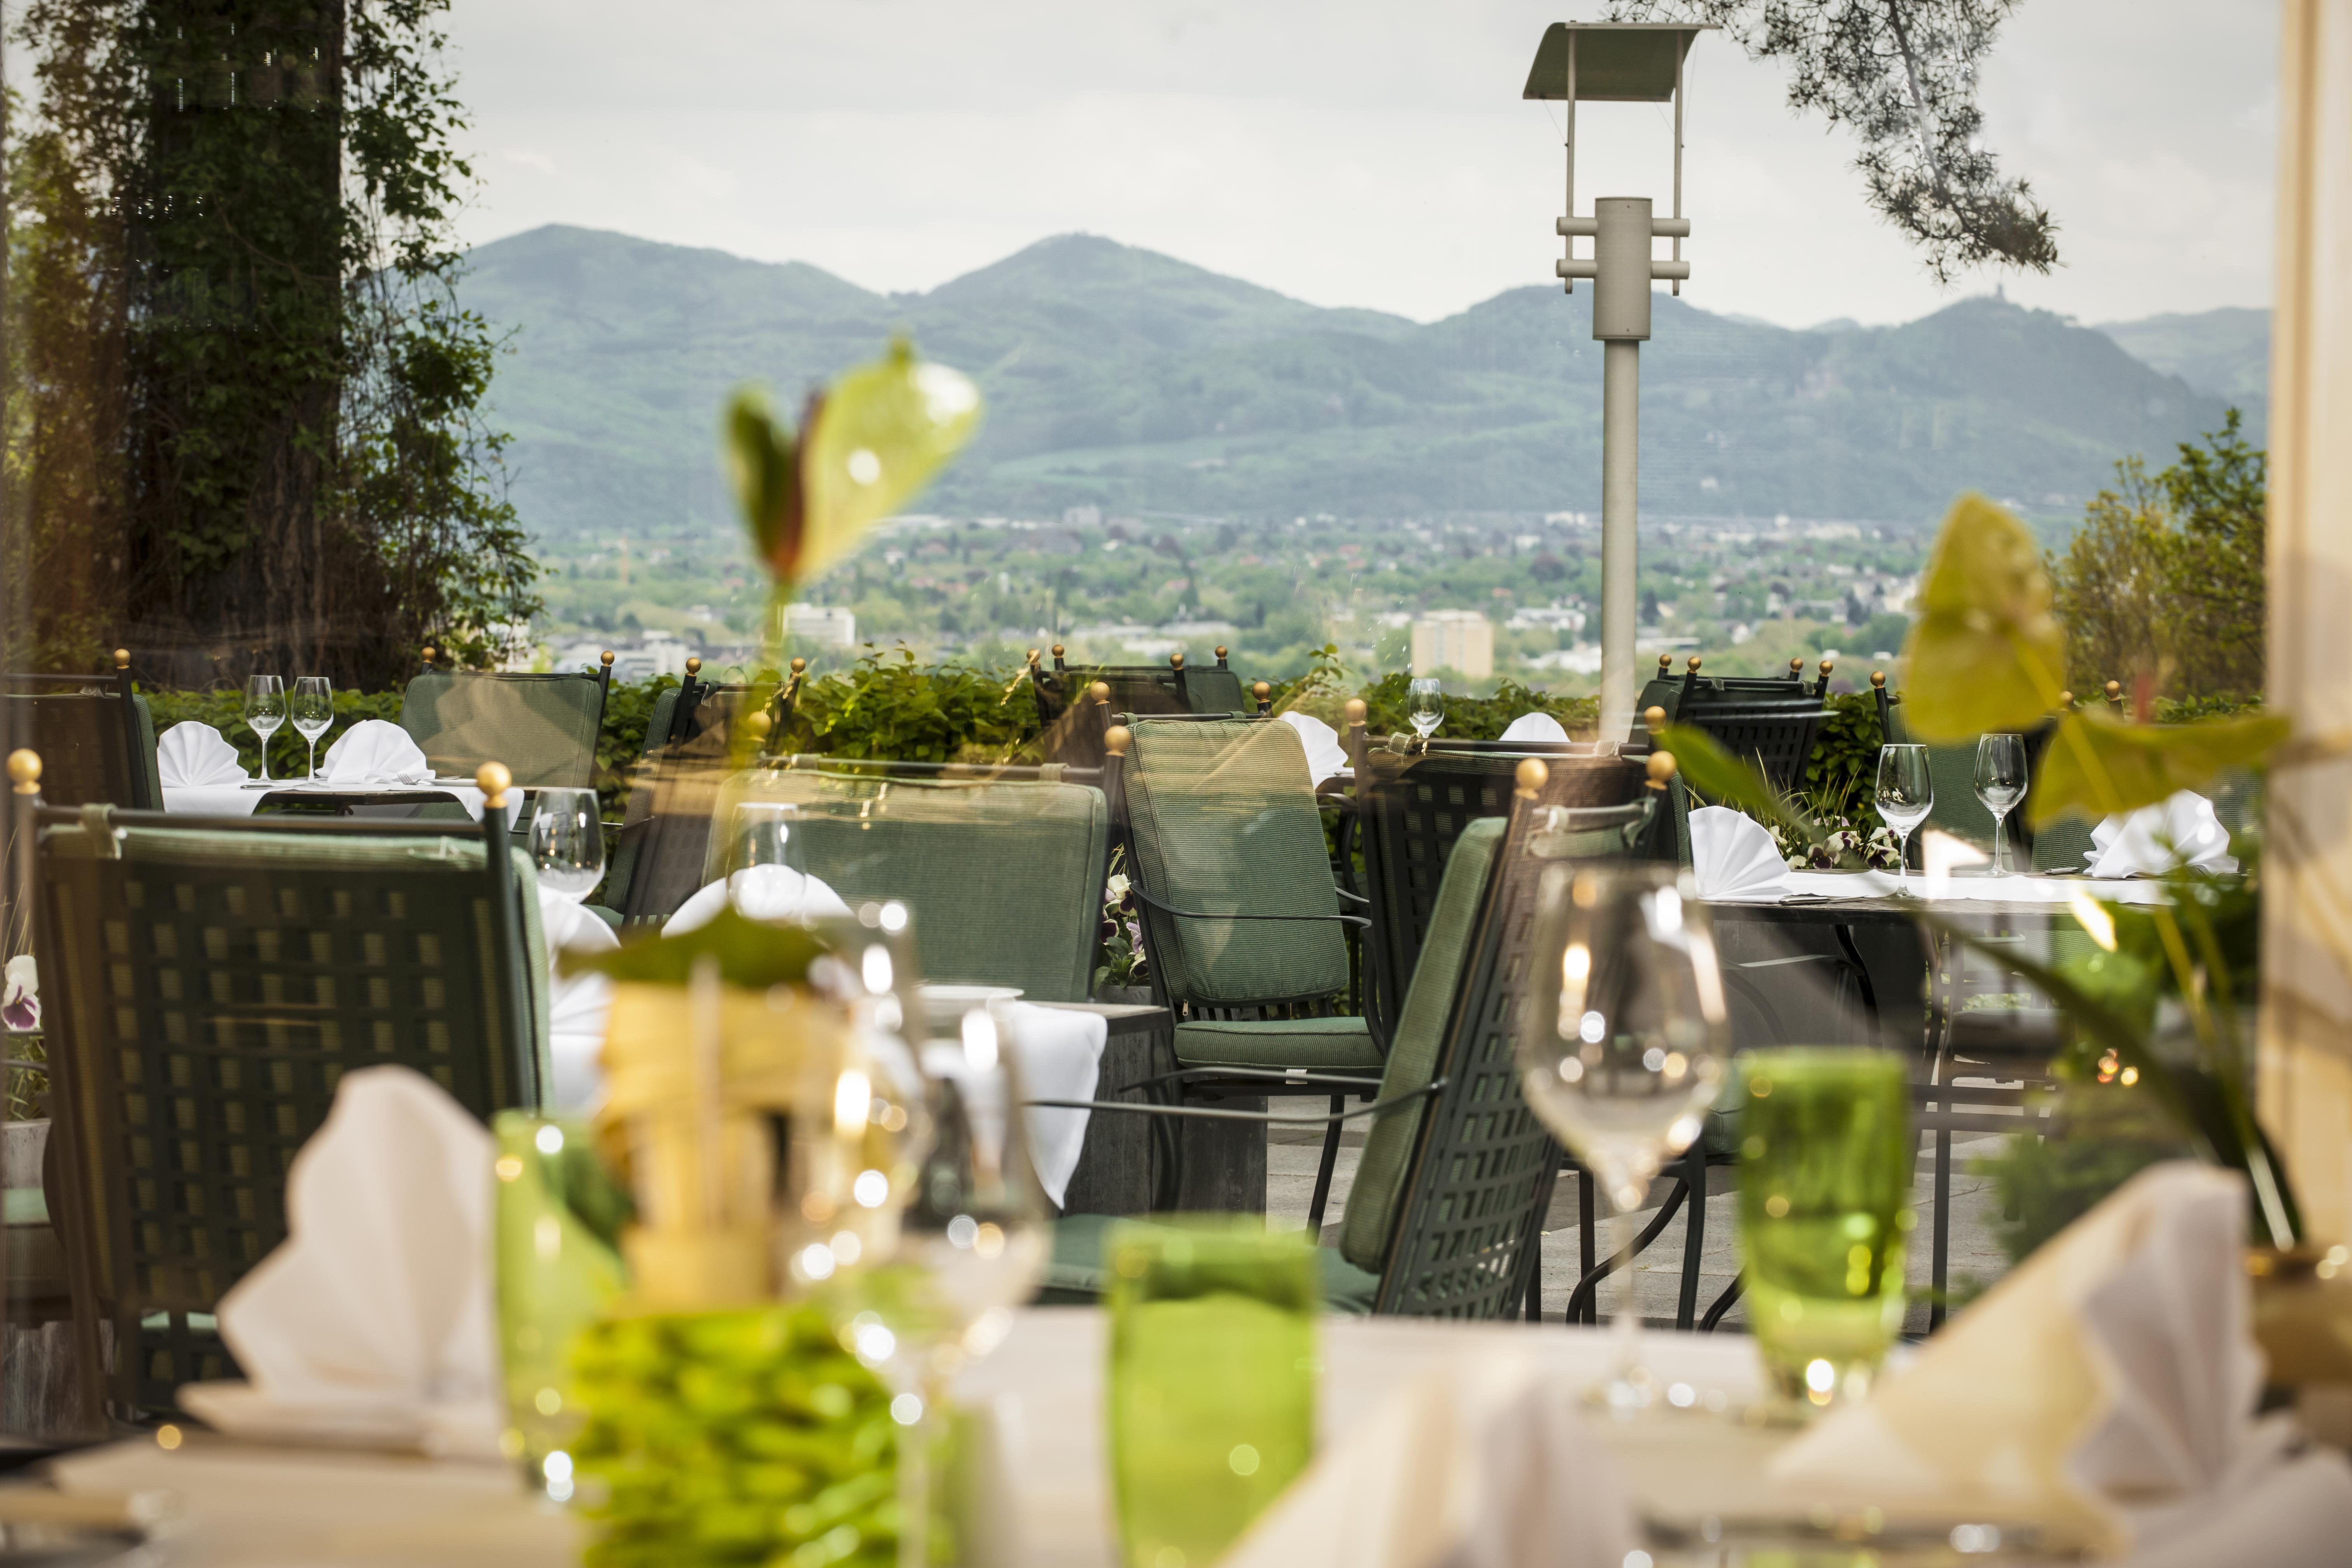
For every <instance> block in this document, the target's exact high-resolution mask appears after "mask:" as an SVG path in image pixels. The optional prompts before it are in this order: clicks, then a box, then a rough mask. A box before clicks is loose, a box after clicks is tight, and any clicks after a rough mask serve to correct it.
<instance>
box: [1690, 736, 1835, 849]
mask: <svg viewBox="0 0 2352 1568" xmlns="http://www.w3.org/2000/svg"><path fill="white" fill-rule="evenodd" d="M1653 743H1654V745H1655V746H1656V747H1657V748H1658V749H1659V750H1660V751H1664V752H1673V753H1674V759H1675V770H1676V771H1677V772H1679V773H1681V774H1682V776H1683V782H1684V783H1685V784H1688V785H1689V786H1690V787H1691V788H1692V789H1694V790H1696V791H1697V792H1698V793H1699V794H1700V795H1705V796H1706V798H1707V799H1708V800H1711V801H1714V802H1716V803H1717V805H1732V806H1737V807H1738V808H1739V809H1740V810H1742V811H1744V812H1746V813H1748V815H1749V816H1756V817H1762V818H1766V819H1769V820H1770V821H1773V822H1777V823H1780V825H1781V826H1784V827H1787V828H1789V829H1790V830H1791V831H1792V832H1794V833H1796V834H1798V835H1800V836H1801V837H1803V838H1804V840H1805V841H1806V842H1807V843H1809V844H1814V843H1819V842H1820V841H1821V837H1822V836H1821V830H1820V829H1819V828H1817V827H1815V826H1813V825H1812V824H1811V822H1809V821H1807V820H1806V819H1805V818H1804V817H1803V816H1800V815H1798V814H1797V813H1796V812H1793V811H1791V810H1790V809H1789V804H1788V802H1786V801H1784V800H1782V799H1781V798H1780V795H1779V794H1778V793H1777V792H1776V791H1775V790H1774V789H1773V788H1772V786H1771V784H1769V783H1768V782H1767V781H1766V780H1765V777H1764V775H1763V773H1760V772H1759V771H1758V770H1757V769H1756V768H1755V767H1754V766H1753V765H1751V764H1749V763H1744V762H1742V761H1740V760H1739V759H1738V757H1735V756H1733V755H1732V754H1731V753H1730V752H1727V751H1725V750H1724V749H1723V748H1722V747H1721V746H1719V745H1717V743H1716V741H1715V737H1714V736H1712V735H1710V734H1708V733H1707V732H1706V731H1704V730H1701V729H1698V728H1696V726H1694V725H1690V724H1669V725H1667V726H1666V727H1665V728H1664V730H1661V731H1658V734H1657V737H1656V739H1655V741H1654V742H1653Z"/></svg>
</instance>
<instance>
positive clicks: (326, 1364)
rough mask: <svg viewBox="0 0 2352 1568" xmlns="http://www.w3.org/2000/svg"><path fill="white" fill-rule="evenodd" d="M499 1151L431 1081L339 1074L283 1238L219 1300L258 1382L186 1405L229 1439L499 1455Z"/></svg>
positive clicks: (387, 1073) (406, 1073)
mask: <svg viewBox="0 0 2352 1568" xmlns="http://www.w3.org/2000/svg"><path fill="white" fill-rule="evenodd" d="M495 1154H496V1145H495V1144H494V1143H493V1142H492V1140H491V1138H490V1134H489V1132H488V1130H487V1129H485V1128H484V1127H483V1126H482V1125H481V1123H479V1122H478V1121H475V1120H474V1119H473V1118H472V1117H471V1116H468V1115H467V1113H466V1112H465V1110H463V1109H462V1108H461V1107H460V1106H459V1105H458V1104H457V1101H456V1100H452V1099H450V1098H449V1096H448V1095H447V1094H446V1093H445V1092H444V1091H443V1090H442V1089H441V1088H440V1087H439V1086H438V1085H436V1084H435V1083H434V1082H433V1081H432V1080H431V1079H427V1078H425V1077H424V1076H423V1075H422V1074H420V1073H416V1072H413V1071H411V1070H409V1069H408V1068H359V1069H358V1070H356V1071H353V1072H349V1073H346V1074H344V1075H343V1078H342V1081H341V1083H340V1084H339V1085H338V1086H337V1087H336V1089H335V1103H334V1105H333V1107H332V1108H331V1110H329V1111H328V1113H327V1120H326V1122H325V1124H324V1125H323V1126H321V1127H320V1129H319V1131H318V1133H317V1134H316V1135H315V1136H314V1137H312V1138H311V1140H310V1142H307V1143H305V1144H304V1145H303V1146H302V1149H301V1152H299V1153H298V1154H296V1155H295V1156H294V1166H293V1169H292V1171H291V1172H290V1173H289V1175H288V1177H287V1184H286V1219H287V1226H288V1228H289V1236H288V1237H287V1239H286V1241H285V1242H284V1244H283V1245H281V1246H280V1247H278V1250H277V1251H275V1252H272V1253H271V1254H270V1255H269V1256H268V1257H267V1258H263V1259H262V1260H261V1262H260V1263H259V1264H257V1266H256V1267H255V1268H254V1269H253V1271H252V1272H251V1273H249V1274H247V1276H246V1277H245V1278H244V1279H241V1280H239V1281H238V1282H237V1284H236V1287H235V1288H234V1289H231V1290H230V1291H229V1293H228V1294H227V1295H226V1296H225V1297H223V1298H222V1300H221V1303H220V1331H221V1337H222V1338H223V1339H224V1340H226V1341H227V1342H228V1347H229V1349H230V1350H231V1351H232V1352H235V1354H236V1359H237V1363H238V1364H239V1365H241V1366H242V1367H244V1369H245V1373H246V1375H247V1377H248V1378H250V1379H251V1380H252V1384H251V1387H250V1389H240V1388H238V1387H237V1386H236V1385H234V1384H226V1385H225V1384H196V1385H194V1386H193V1387H192V1388H191V1389H190V1390H186V1391H184V1392H183V1399H184V1401H185V1402H188V1403H189V1408H191V1409H192V1410H194V1412H195V1413H196V1414H197V1415H201V1416H203V1417H204V1418H205V1419H206V1420H208V1421H212V1422H214V1423H215V1425H222V1426H226V1428H227V1429H228V1430H231V1431H239V1430H256V1431H278V1432H284V1431H287V1430H289V1429H299V1428H300V1427H301V1426H303V1425H305V1424H306V1419H315V1420H316V1421H317V1422H318V1423H319V1424H320V1426H328V1425H331V1424H334V1423H336V1422H337V1421H338V1420H339V1419H347V1420H349V1421H351V1422H353V1423H355V1424H359V1425H363V1426H371V1427H373V1428H376V1429H379V1430H383V1431H387V1432H390V1431H401V1430H404V1431H405V1432H406V1433H407V1435H408V1436H409V1438H410V1440H412V1441H417V1442H423V1443H425V1444H427V1445H428V1446H434V1447H441V1448H443V1449H445V1450H446V1451H448V1452H451V1453H464V1454H471V1455H478V1456H481V1457H484V1458H488V1457H490V1456H494V1455H496V1454H497V1452H498V1437H499V1427H500V1426H502V1425H503V1421H502V1416H501V1412H500V1408H499V1397H498V1393H497V1389H498V1353H497V1351H496V1348H495V1347H496V1344H497V1339H496V1335H495V1331H494V1323H493V1313H492V1310H491V1306H490V1224H491V1212H490V1185H491V1179H490V1163H491V1161H492V1160H493V1158H494V1157H495ZM190 1394H194V1399H193V1400H192V1401H191V1400H189V1399H188V1396H189V1395H190ZM206 1394H215V1395H218V1396H219V1397H215V1398H211V1399H207V1398H206Z"/></svg>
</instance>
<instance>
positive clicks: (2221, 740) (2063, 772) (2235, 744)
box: [1906, 703, 2291, 827]
mask: <svg viewBox="0 0 2352 1568" xmlns="http://www.w3.org/2000/svg"><path fill="white" fill-rule="evenodd" d="M1906 705H1907V703H1906ZM2290 729H2291V726H2290V725H2289V724H2288V722H2287V721H2286V720H2285V719H2284V718H2281V717H2279V716H2278V715H2276V714H2273V713H2242V714H2239V715H2237V716H2235V717H2233V718H2227V719H2203V720H2200V721H2197V722H2195V723H2193V724H2127V723H2125V722H2124V721H2121V720H2119V719H2116V718H2113V717H2111V716H2109V715H2108V714H2105V713H2103V712H2100V711H2098V710H2084V711H2081V712H2076V713H2069V714H2068V715H2066V717H2065V718H2064V719H2063V720H2061V721H2059V725H2058V733H2057V734H2056V735H2055V736H2054V737H2053V739H2052V740H2051V742H2050V747H2049V750H2048V751H2046V752H2043V753H2042V771H2041V773H2040V774H2039V776H2037V777H2036V778H2035V779H2034V781H2033V793H2032V796H2031V797H2030V798H2029V799H2028V800H2027V802H2026V805H2025V816H2026V820H2027V821H2029V822H2031V823H2032V825H2033V826H2036V827H2041V826H2045V825H2047V824H2049V823H2052V822H2054V821H2056V820H2057V819H2058V818H2059V817H2061V816H2064V815H2065V814H2066V813H2067V812H2070V811H2072V812H2075V813H2078V814H2079V815H2081V816H2087V817H2089V818H2091V819H2092V820H2094V821H2096V820H2097V819H2098V818H2100V817H2102V816H2112V815H2114V814H2115V813H2117V812H2124V811H2137V810H2138V809H2139V808H2140V807H2141V806H2144V805H2156V804H2157V803H2158V802H2159V801H2163V800H2167V799H2169V798H2170V797H2171V796H2172V795H2175V794H2177V793H2178V792H2179V791H2181V790H2184V789H2200V788H2202V787H2203V786H2205V785H2206V784H2210V783H2211V782H2212V781H2213V780H2214V778H2215V777H2217V776H2218V775H2219V774H2221V773H2224V772H2226V771H2227V770H2229V769H2231V768H2245V767H2254V766H2257V765H2259V764H2260V763H2262V762H2263V759H2264V758H2266V757H2267V756H2269V755H2270V753H2271V752H2272V751H2273V749H2274V748H2276V747H2277V746H2278V745H2279V743H2280V742H2283V741H2284V740H2285V739H2286V738H2287V734H2288V731H2289V730H2290Z"/></svg>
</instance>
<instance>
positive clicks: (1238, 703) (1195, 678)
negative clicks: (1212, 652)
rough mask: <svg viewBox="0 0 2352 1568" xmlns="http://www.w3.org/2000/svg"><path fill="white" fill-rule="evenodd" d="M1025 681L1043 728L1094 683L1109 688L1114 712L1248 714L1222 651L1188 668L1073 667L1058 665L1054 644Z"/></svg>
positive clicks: (1172, 663)
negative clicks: (1049, 660)
mask: <svg viewBox="0 0 2352 1568" xmlns="http://www.w3.org/2000/svg"><path fill="white" fill-rule="evenodd" d="M1029 681H1030V684H1031V686H1032V687H1034V689H1035V690H1036V693H1037V718H1038V721H1039V722H1040V723H1041V724H1045V725H1046V726H1051V725H1052V724H1053V723H1054V722H1055V721H1056V720H1058V719H1059V718H1061V717H1062V715H1063V714H1064V713H1066V712H1067V711H1068V710H1070V709H1071V708H1072V707H1074V706H1075V705H1076V703H1077V702H1078V700H1080V699H1082V698H1083V697H1085V695H1086V694H1087V689H1088V688H1090V687H1091V686H1093V685H1094V684H1095V682H1097V681H1101V682H1102V683H1103V684H1104V685H1106V686H1108V687H1109V688H1110V707H1111V711H1112V712H1114V713H1146V714H1150V713H1246V712H1249V711H1250V710H1251V705H1250V702H1249V700H1248V698H1247V697H1246V696H1244V693H1243V691H1242V678H1241V677H1240V676H1239V675H1237V674H1235V673H1234V670H1233V669H1232V668H1231V667H1230V666H1228V665H1227V664H1226V663H1225V650H1224V649H1223V648H1219V649H1218V650H1217V662H1216V663H1214V664H1188V663H1184V662H1182V661H1181V656H1179V658H1176V659H1171V661H1170V662H1169V663H1168V664H1167V665H1165V666H1160V665H1154V664H1102V665H1096V666H1094V667H1092V668H1083V667H1082V668H1071V667H1070V666H1069V665H1067V664H1066V663H1065V662H1064V661H1063V658H1062V649H1061V647H1060V645H1058V644H1056V645H1055V648H1054V666H1053V668H1051V669H1048V668H1045V665H1044V664H1042V663H1041V662H1039V661H1038V660H1037V659H1036V658H1031V660H1030V661H1029Z"/></svg>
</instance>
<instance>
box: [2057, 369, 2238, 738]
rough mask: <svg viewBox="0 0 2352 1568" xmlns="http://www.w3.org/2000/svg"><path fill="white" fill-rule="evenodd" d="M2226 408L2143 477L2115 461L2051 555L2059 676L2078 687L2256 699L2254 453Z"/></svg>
mask: <svg viewBox="0 0 2352 1568" xmlns="http://www.w3.org/2000/svg"><path fill="white" fill-rule="evenodd" d="M2240 426H2241V420H2240V416H2239V413H2238V411H2237V410H2236V409H2234V408H2232V409H2231V410H2230V411H2229V413H2228V415H2227V416H2225V418H2224V420H2223V423H2222V426H2221V429H2220V430H2217V431H2211V432H2209V433H2208V434H2207V436H2206V437H2205V440H2204V443H2203V445H2201V446H2199V445H2193V444H2191V443H2189V442H2183V443H2181V445H2180V447H2179V454H2180V455H2179V461H2177V462H2175V463H2174V464H2173V465H2172V466H2171V467H2170V468H2166V469H2164V470H2163V471H2162V472H2161V473H2158V474H2157V475H2155V476H2154V477H2153V478H2151V477H2150V476H2149V475H2148V473H2147V466H2146V465H2145V464H2144V463H2143V462H2142V461H2141V460H2140V459H2139V458H2137V457H2133V458H2125V459H2124V460H2123V461H2121V462H2119V463H2117V464H2116V489H2108V490H2101V491H2100V492H2099V493H2098V495H2097V496H2095V497H2094V498H2093V500H2092V501H2091V503H2090V506H2089V507H2088V509H2087V510H2086V512H2085V515H2084V521H2083V526H2082V527H2081V528H2080V529H2079V530H2077V531H2076V532H2075V534H2074V539H2073V540H2072V541H2071V542H2069V543H2068V545H2067V547H2066V552H2065V553H2064V554H2063V555H2062V556H2055V557H2053V560H2052V562H2051V568H2050V570H2051V582H2052V585H2053V593H2054V600H2053V607H2054V608H2055V609H2056V611H2057V614H2058V617H2059V619H2060V620H2061V621H2062V622H2063V624H2064V626H2065V627H2066V635H2067V647H2066V661H2067V669H2068V673H2069V678H2070V679H2073V680H2074V681H2076V682H2078V683H2080V684H2082V685H2083V686H2084V695H2088V691H2089V689H2091V688H2094V687H2096V686H2100V685H2103V684H2104V683H2105V682H2106V681H2108V680H2121V681H2123V682H2125V684H2126V685H2127V686H2128V685H2136V684H2137V682H2138V681H2139V680H2141V679H2146V680H2147V682H2148V683H2149V684H2150V685H2151V686H2152V687H2153V689H2155V690H2156V691H2158V692H2159V693H2162V694H2164V695H2168V696H2177V697H2236V698H2246V697H2252V696H2255V695H2257V694H2259V693H2260V692H2261V690H2262V689H2263V616H2264V605H2265V600H2264V595H2263V525H2264V517H2265V503H2264V486H2265V483H2266V480H2265V464H2264V461H2263V454H2262V453H2261V452H2260V451H2258V450H2257V449H2255V448H2254V447H2250V446H2248V445H2247V444H2246V442H2245V439H2244V437H2243V436H2242V433H2241V429H2240Z"/></svg>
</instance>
